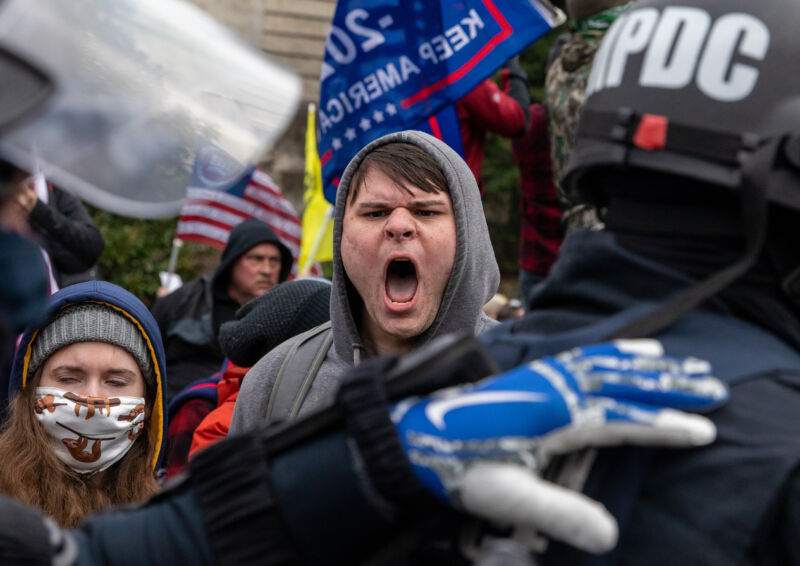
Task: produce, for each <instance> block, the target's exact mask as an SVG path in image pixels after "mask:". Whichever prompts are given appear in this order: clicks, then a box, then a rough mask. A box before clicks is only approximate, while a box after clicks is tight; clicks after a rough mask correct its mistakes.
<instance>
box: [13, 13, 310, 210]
mask: <svg viewBox="0 0 800 566" xmlns="http://www.w3.org/2000/svg"><path fill="white" fill-rule="evenodd" d="M0 46H2V47H3V48H5V49H7V50H8V51H10V52H12V53H15V54H17V55H19V56H20V57H21V58H23V59H25V60H26V61H28V62H30V63H31V64H32V65H34V66H36V67H37V68H38V69H40V70H41V71H42V72H43V73H45V74H46V75H48V76H49V77H50V79H51V80H52V81H53V83H54V84H55V90H54V93H53V94H52V95H51V96H50V98H49V99H48V100H47V101H46V102H45V103H44V104H42V105H40V106H39V107H38V109H37V111H35V112H32V113H31V114H30V116H26V117H24V118H23V119H21V120H19V121H17V122H15V123H13V125H12V126H11V127H9V128H8V129H5V130H4V131H2V132H0V156H2V157H3V158H5V159H7V160H9V161H11V162H13V163H15V164H17V165H18V166H20V167H22V168H24V169H27V170H33V169H34V168H36V167H39V168H40V169H41V170H42V171H43V172H44V173H45V175H46V176H47V178H48V179H49V180H50V181H52V182H53V183H55V184H57V185H60V186H63V187H64V188H66V189H67V190H70V191H71V192H73V193H75V194H77V195H78V196H80V197H82V198H83V199H85V200H86V201H88V202H90V203H91V204H94V205H95V206H98V207H100V208H103V209H105V210H108V211H111V212H114V213H116V214H120V215H124V216H136V217H143V218H148V217H164V216H174V215H176V214H177V213H178V212H179V210H180V207H181V204H182V201H183V199H184V197H185V196H186V188H187V186H188V185H189V184H190V181H191V179H192V171H193V168H194V164H195V159H196V157H197V156H198V155H200V156H208V155H213V156H214V158H213V159H206V162H205V163H204V166H203V167H204V169H205V170H206V172H207V173H208V175H209V176H210V177H213V178H214V180H215V181H217V182H218V183H219V184H220V185H223V184H224V183H225V182H227V181H228V180H233V179H235V178H236V177H237V176H238V175H239V174H241V173H242V172H244V171H245V170H246V168H247V167H248V166H250V165H251V164H253V163H255V162H256V161H257V159H258V158H259V157H260V156H261V155H262V154H263V152H264V151H265V150H266V149H267V148H268V147H269V146H270V144H271V143H273V142H274V141H275V139H276V138H277V136H278V135H280V134H281V133H282V132H283V130H284V129H285V127H286V126H287V125H288V122H289V120H290V119H291V118H292V116H293V115H294V113H295V111H296V107H297V104H298V102H299V97H300V80H299V78H298V77H297V76H296V75H295V74H294V73H293V72H291V71H290V70H287V69H285V68H283V67H280V66H279V65H277V64H275V63H273V62H271V61H269V60H267V59H266V58H265V57H264V56H263V55H262V54H260V53H259V52H258V51H257V50H256V49H254V48H251V47H249V46H248V45H246V44H245V43H243V42H242V41H241V40H239V39H238V38H237V37H236V36H235V35H234V34H233V33H232V32H230V31H228V30H227V29H225V28H223V27H222V26H220V25H219V24H217V23H216V22H215V21H214V20H213V19H212V18H211V17H209V16H207V15H206V14H205V13H203V12H201V11H200V10H198V9H197V8H195V7H193V6H191V5H189V4H187V3H185V2H183V1H180V0H69V1H64V0H36V1H35V2H32V1H31V0H5V1H4V2H0ZM4 86H6V87H9V86H10V87H11V88H13V85H4Z"/></svg>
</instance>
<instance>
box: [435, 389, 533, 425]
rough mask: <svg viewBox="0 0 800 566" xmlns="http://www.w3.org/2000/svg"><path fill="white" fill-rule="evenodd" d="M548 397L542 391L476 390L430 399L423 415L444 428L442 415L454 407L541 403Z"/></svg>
mask: <svg viewBox="0 0 800 566" xmlns="http://www.w3.org/2000/svg"><path fill="white" fill-rule="evenodd" d="M548 399H549V397H548V396H547V395H545V394H544V393H533V392H530V391H477V392H475V393H467V394H465V395H460V396H458V397H453V398H451V399H441V400H438V401H431V402H430V403H428V405H427V406H426V407H425V416H426V417H428V420H429V421H430V422H432V423H433V425H434V426H435V427H436V428H438V429H439V430H444V416H445V415H446V414H447V413H449V412H450V411H452V410H454V409H461V408H462V407H471V406H474V405H487V404H491V403H541V402H544V401H547V400H548Z"/></svg>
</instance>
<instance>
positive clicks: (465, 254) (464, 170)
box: [331, 130, 500, 362]
mask: <svg viewBox="0 0 800 566" xmlns="http://www.w3.org/2000/svg"><path fill="white" fill-rule="evenodd" d="M391 143H407V144H412V145H415V146H417V147H419V148H421V149H422V150H424V151H425V152H426V153H428V154H429V155H431V156H432V157H433V158H434V160H435V161H436V163H437V164H438V165H439V167H440V168H441V170H442V172H443V173H444V175H445V178H446V179H447V185H448V190H449V194H450V200H451V201H452V204H453V213H454V216H455V225H456V252H455V259H454V262H453V268H452V271H451V273H450V278H449V280H448V281H447V286H446V287H445V290H444V295H443V297H442V301H441V304H440V305H439V312H438V313H437V314H436V318H435V319H434V321H433V323H432V324H431V325H430V327H428V329H427V330H426V331H425V332H423V333H422V334H420V335H419V337H418V338H417V341H416V346H420V345H422V344H425V343H427V342H429V341H430V340H431V339H433V338H435V337H437V336H441V335H443V334H448V333H450V332H464V331H465V330H468V329H470V330H477V329H478V328H479V327H480V325H481V323H485V322H486V319H487V317H486V316H485V315H484V314H483V311H482V310H481V309H482V307H483V305H484V304H486V302H487V301H489V299H491V298H492V296H493V295H494V293H495V292H496V291H497V287H498V285H499V283H500V270H499V268H498V266H497V260H496V259H495V255H494V249H493V248H492V242H491V239H490V237H489V228H488V227H487V225H486V218H485V216H484V212H483V205H482V204H481V197H480V192H479V190H478V184H477V182H476V181H475V176H474V175H473V174H472V171H471V170H470V168H469V167H468V166H467V164H466V163H465V162H464V160H463V159H462V158H461V156H459V155H458V153H456V152H455V151H454V150H453V149H452V148H451V147H450V146H448V145H447V144H446V143H444V142H442V141H441V140H438V139H436V138H435V137H433V136H431V135H428V134H426V133H423V132H419V131H413V130H406V131H402V132H396V133H392V134H388V135H385V136H383V137H381V138H378V139H377V140H374V141H373V142H371V143H369V144H368V145H367V146H365V147H364V148H363V149H362V150H361V151H359V152H358V154H357V155H356V156H355V157H354V158H353V159H352V160H351V161H350V163H349V165H348V166H347V168H346V169H345V171H344V173H343V174H342V178H341V182H340V183H339V188H338V190H337V193H336V206H335V210H334V223H333V289H332V292H331V322H332V327H333V329H334V336H333V341H334V347H335V348H336V351H337V353H338V355H340V356H342V357H343V358H344V359H345V360H346V361H350V362H352V361H353V349H354V348H363V346H362V341H361V338H360V336H359V333H358V327H357V325H356V318H355V317H354V313H353V308H354V307H357V308H360V305H351V304H350V299H349V295H350V294H353V295H355V294H356V293H355V289H354V287H353V286H352V284H351V283H350V281H349V279H348V277H347V274H346V273H345V270H344V265H343V263H342V256H341V243H342V221H343V218H344V212H345V207H346V205H347V197H348V194H349V192H350V188H351V187H350V182H351V180H352V178H353V174H354V173H355V171H356V170H357V169H358V167H359V165H360V164H361V162H362V161H363V160H364V157H365V156H366V155H367V154H369V153H371V152H372V151H374V150H375V149H376V148H378V147H381V146H384V145H387V144H391Z"/></svg>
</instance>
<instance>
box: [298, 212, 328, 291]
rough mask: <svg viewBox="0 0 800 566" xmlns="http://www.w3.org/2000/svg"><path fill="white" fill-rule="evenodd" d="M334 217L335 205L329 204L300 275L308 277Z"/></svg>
mask: <svg viewBox="0 0 800 566" xmlns="http://www.w3.org/2000/svg"><path fill="white" fill-rule="evenodd" d="M332 219H333V207H332V206H329V207H328V210H326V211H325V218H324V219H323V221H322V225H321V226H320V227H319V230H317V236H316V238H314V245H313V246H311V251H310V252H309V253H308V257H306V262H305V264H304V265H303V266H302V269H300V277H308V274H309V272H310V271H311V266H312V265H313V263H314V258H316V257H317V251H318V250H319V246H320V245H321V244H322V239H323V238H324V237H325V230H326V229H327V228H328V224H329V223H330V222H331V220H332Z"/></svg>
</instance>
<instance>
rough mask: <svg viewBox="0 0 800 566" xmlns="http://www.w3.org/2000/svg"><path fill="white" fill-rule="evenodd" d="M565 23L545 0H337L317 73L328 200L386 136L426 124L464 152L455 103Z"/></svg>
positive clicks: (429, 130)
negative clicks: (361, 156)
mask: <svg viewBox="0 0 800 566" xmlns="http://www.w3.org/2000/svg"><path fill="white" fill-rule="evenodd" d="M562 21H563V14H562V13H561V12H559V11H557V10H555V9H554V8H552V6H551V5H550V4H549V3H548V2H547V1H546V0H542V1H540V0H340V1H339V2H338V4H337V6H336V12H335V14H334V18H333V24H332V25H331V29H330V32H329V35H328V40H327V43H326V48H325V60H324V62H323V64H322V72H321V75H320V79H321V87H320V107H319V116H318V117H319V121H318V123H319V134H320V135H319V138H318V139H319V155H320V160H321V163H322V181H323V189H324V193H325V198H326V199H327V200H329V201H330V202H334V201H335V195H336V187H337V186H338V183H339V178H340V176H341V174H342V172H343V171H344V169H345V167H346V166H347V164H348V163H349V162H350V159H352V157H353V156H354V155H355V154H356V153H357V152H358V150H359V149H361V148H362V147H363V146H364V145H366V144H367V143H369V142H370V141H372V140H374V139H376V138H378V137H380V136H382V135H384V134H388V133H390V132H395V131H399V130H405V129H419V130H424V131H427V132H428V133H431V134H433V135H435V136H436V137H438V138H440V139H442V140H444V141H445V142H446V143H448V144H449V145H451V147H453V148H454V149H456V150H457V151H459V152H461V137H460V134H459V130H458V121H457V118H456V115H455V110H454V109H453V107H452V103H453V102H454V101H456V100H458V99H459V98H461V97H462V96H464V95H465V94H467V93H468V92H469V91H470V90H472V89H473V88H474V87H475V86H476V85H477V84H478V83H479V82H480V81H482V80H483V79H485V78H486V77H488V76H489V75H491V74H492V73H493V72H494V71H495V70H497V69H498V68H499V67H500V66H501V65H502V64H503V63H504V62H505V61H506V60H508V59H509V58H511V57H512V56H513V55H515V54H517V53H519V52H520V51H521V50H522V49H524V48H525V47H527V46H528V45H529V44H530V43H532V42H533V41H535V40H536V39H538V38H539V37H541V36H542V35H544V34H545V33H547V32H548V31H550V29H552V28H553V27H555V26H557V25H559V24H560V23H562Z"/></svg>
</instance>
